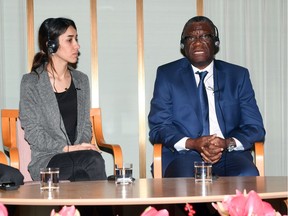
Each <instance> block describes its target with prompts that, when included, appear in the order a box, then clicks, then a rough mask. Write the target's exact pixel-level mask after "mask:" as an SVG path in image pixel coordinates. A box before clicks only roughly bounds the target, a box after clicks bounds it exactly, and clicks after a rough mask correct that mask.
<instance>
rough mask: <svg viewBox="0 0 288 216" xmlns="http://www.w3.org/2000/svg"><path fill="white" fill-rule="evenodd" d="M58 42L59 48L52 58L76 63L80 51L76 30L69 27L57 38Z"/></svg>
mask: <svg viewBox="0 0 288 216" xmlns="http://www.w3.org/2000/svg"><path fill="white" fill-rule="evenodd" d="M58 40H59V47H58V49H57V52H56V53H54V55H53V57H57V58H59V59H60V60H63V61H65V62H67V63H76V62H77V60H78V55H79V49H80V45H79V43H78V35H77V31H76V29H75V28H73V27H72V26H69V27H68V28H67V30H66V32H65V33H64V34H62V35H60V36H59V38H58Z"/></svg>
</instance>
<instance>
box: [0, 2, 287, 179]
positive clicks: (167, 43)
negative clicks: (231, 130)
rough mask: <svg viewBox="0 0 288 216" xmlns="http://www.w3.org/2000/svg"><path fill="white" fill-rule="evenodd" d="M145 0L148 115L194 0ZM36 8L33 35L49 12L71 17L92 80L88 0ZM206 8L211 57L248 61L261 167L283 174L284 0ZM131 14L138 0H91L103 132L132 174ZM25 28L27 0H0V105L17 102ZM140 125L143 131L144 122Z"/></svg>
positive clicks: (135, 138)
mask: <svg viewBox="0 0 288 216" xmlns="http://www.w3.org/2000/svg"><path fill="white" fill-rule="evenodd" d="M143 2H144V67H145V109H146V116H147V115H148V112H149V109H150V99H151V97H152V91H153V85H154V79H155V75H156V74H155V73H156V69H157V67H158V66H159V65H161V64H164V63H166V62H169V61H173V60H175V59H177V58H180V57H181V55H180V53H179V41H180V34H181V31H182V28H183V25H184V24H185V22H186V21H187V20H188V19H189V18H191V17H193V16H195V15H196V0H181V2H179V1H160V0H153V1H143ZM163 4H165V5H163ZM34 8H35V10H34V16H35V20H34V22H35V23H34V25H35V40H37V31H38V28H39V25H40V24H41V22H42V21H43V20H44V19H46V18H48V17H58V16H64V17H69V18H72V19H73V20H74V21H75V22H76V25H77V28H78V34H79V43H80V46H81V49H80V51H81V56H80V61H79V64H78V69H79V70H81V71H83V72H84V73H86V74H87V75H88V76H89V78H90V80H91V59H90V1H89V0H82V1H81V4H79V1H78V0H61V1H58V0H49V1H45V0H34ZM204 14H205V15H206V16H208V17H210V18H211V19H212V20H213V21H214V23H215V24H216V25H217V26H218V28H219V33H220V40H221V50H220V53H219V54H218V55H217V58H218V59H223V60H226V61H230V62H234V63H236V64H240V65H243V66H245V67H248V68H249V69H250V72H251V79H252V82H253V85H254V89H255V92H256V99H257V101H258V105H259V107H260V110H261V112H262V115H263V118H264V122H265V127H266V130H267V137H266V143H265V162H266V164H265V171H266V175H284V176H287V156H286V155H287V134H288V126H287V122H288V117H287V110H288V107H287V101H288V98H287V97H288V96H287V88H286V84H287V83H288V78H287V60H288V59H287V48H288V47H287V39H288V38H287V35H288V34H287V1H286V0H273V1H269V0H255V1H249V0H217V1H215V0H204ZM136 17H137V14H136V0H125V1H112V0H97V19H98V56H99V59H98V63H99V105H100V107H101V108H102V114H103V127H104V135H105V138H106V141H108V142H110V143H118V144H120V145H121V147H122V150H123V155H124V160H125V161H127V162H133V164H134V170H135V172H134V175H135V177H136V178H138V177H139V144H138V143H139V129H138V127H139V126H138V125H139V120H138V71H137V70H138V65H137V64H138V63H137V29H136V24H137V21H136ZM26 35H27V33H26V4H25V1H23V0H9V1H7V0H0V47H1V51H0V108H1V109H2V108H18V102H19V85H20V80H21V77H22V74H24V73H26V72H27V43H26V41H27V38H26ZM35 47H37V41H35ZM36 51H37V50H36ZM94 96H95V95H94ZM92 97H93V95H92ZM146 131H147V134H148V131H149V130H148V127H147V129H146ZM146 143H147V152H146V162H147V164H146V173H147V177H149V178H150V177H151V174H150V164H151V161H152V146H151V144H150V143H149V141H148V135H147V140H146ZM0 146H1V144H0ZM105 160H106V162H107V171H108V174H111V170H112V167H113V164H112V161H111V158H110V157H109V156H107V158H106V156H105ZM275 167H279V168H278V169H275Z"/></svg>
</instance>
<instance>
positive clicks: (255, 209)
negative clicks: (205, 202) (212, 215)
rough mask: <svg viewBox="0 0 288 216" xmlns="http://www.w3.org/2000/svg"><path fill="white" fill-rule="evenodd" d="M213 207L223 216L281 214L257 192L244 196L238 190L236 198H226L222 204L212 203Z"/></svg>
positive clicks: (269, 215)
mask: <svg viewBox="0 0 288 216" xmlns="http://www.w3.org/2000/svg"><path fill="white" fill-rule="evenodd" d="M212 205H213V207H214V208H215V209H216V210H217V211H218V212H219V214H220V215H222V216H228V215H230V216H247V215H248V216H250V215H257V216H275V215H279V213H277V212H275V210H274V209H273V208H272V206H271V205H270V204H269V203H267V202H264V201H262V200H261V198H260V197H259V195H258V194H257V193H256V192H255V191H253V190H252V191H250V192H249V193H248V194H246V191H245V190H244V194H242V193H241V192H240V191H238V190H236V195H235V196H225V197H224V200H223V201H222V202H217V203H212Z"/></svg>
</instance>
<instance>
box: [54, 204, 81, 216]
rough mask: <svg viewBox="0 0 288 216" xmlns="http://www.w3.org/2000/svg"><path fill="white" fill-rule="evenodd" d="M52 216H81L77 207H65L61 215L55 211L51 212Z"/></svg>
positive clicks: (60, 212)
mask: <svg viewBox="0 0 288 216" xmlns="http://www.w3.org/2000/svg"><path fill="white" fill-rule="evenodd" d="M50 216H80V213H79V211H78V210H77V209H76V208H75V206H70V207H67V206H64V207H63V208H62V209H61V210H60V211H59V213H57V212H55V210H54V209H53V210H52V211H51V214H50Z"/></svg>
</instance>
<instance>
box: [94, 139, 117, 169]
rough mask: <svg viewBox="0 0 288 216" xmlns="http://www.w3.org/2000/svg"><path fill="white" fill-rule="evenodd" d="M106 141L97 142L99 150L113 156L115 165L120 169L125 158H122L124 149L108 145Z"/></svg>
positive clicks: (115, 145)
mask: <svg viewBox="0 0 288 216" xmlns="http://www.w3.org/2000/svg"><path fill="white" fill-rule="evenodd" d="M103 141H104V140H102V142H97V144H98V146H99V148H100V149H101V150H102V151H104V152H108V153H109V154H112V155H113V157H114V164H115V165H116V164H117V166H118V167H122V165H123V156H122V149H121V147H120V145H118V144H108V143H106V142H105V141H104V142H103Z"/></svg>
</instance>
